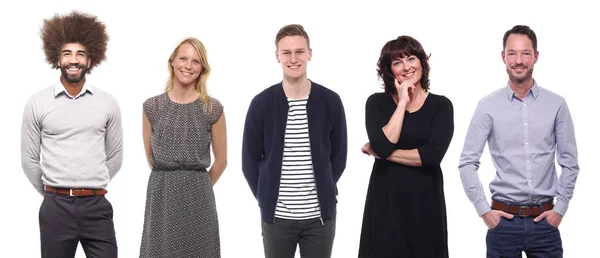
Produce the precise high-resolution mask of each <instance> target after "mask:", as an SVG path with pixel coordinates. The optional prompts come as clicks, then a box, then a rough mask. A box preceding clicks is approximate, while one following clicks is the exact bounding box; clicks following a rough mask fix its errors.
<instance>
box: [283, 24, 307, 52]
mask: <svg viewBox="0 0 600 258" xmlns="http://www.w3.org/2000/svg"><path fill="white" fill-rule="evenodd" d="M287 36H302V37H304V38H305V39H306V44H307V46H308V48H310V39H309V38H308V33H306V31H305V30H304V27H302V25H300V24H288V25H285V26H283V27H282V28H281V29H280V30H279V32H277V36H276V37H275V47H278V46H277V44H278V43H279V41H280V40H281V39H282V38H284V37H287Z"/></svg>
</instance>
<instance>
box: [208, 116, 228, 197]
mask: <svg viewBox="0 0 600 258" xmlns="http://www.w3.org/2000/svg"><path fill="white" fill-rule="evenodd" d="M210 131H211V134H212V150H213V155H214V156H215V162H213V164H212V166H211V167H210V169H209V170H208V174H209V175H210V180H211V181H212V184H213V185H214V184H216V183H217V181H218V180H219V178H220V177H221V175H222V174H223V171H224V170H225V167H227V128H226V126H225V113H224V112H223V113H221V115H220V116H219V119H217V121H216V122H215V123H214V124H213V125H212V128H211V130H210Z"/></svg>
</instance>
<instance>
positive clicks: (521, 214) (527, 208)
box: [518, 206, 531, 217]
mask: <svg viewBox="0 0 600 258" xmlns="http://www.w3.org/2000/svg"><path fill="white" fill-rule="evenodd" d="M530 208H531V207H529V206H519V214H518V215H519V217H527V216H529V215H524V214H523V211H524V210H526V211H529V209H530Z"/></svg>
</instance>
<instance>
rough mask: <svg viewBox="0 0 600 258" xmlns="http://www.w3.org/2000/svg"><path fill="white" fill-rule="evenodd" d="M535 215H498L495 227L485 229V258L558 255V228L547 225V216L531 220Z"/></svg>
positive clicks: (545, 257)
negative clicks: (500, 216) (486, 230)
mask: <svg viewBox="0 0 600 258" xmlns="http://www.w3.org/2000/svg"><path fill="white" fill-rule="evenodd" d="M534 218H535V217H519V216H517V215H515V217H514V218H513V219H505V218H500V222H499V223H498V225H497V226H496V227H495V228H492V229H490V230H488V233H487V237H486V244H487V257H488V258H500V257H503V258H504V257H506V258H516V257H522V256H521V255H522V252H525V254H527V257H528V258H533V257H535V258H561V257H563V249H562V241H561V238H560V232H559V230H558V228H556V227H554V226H552V225H550V223H548V221H546V219H543V220H542V221H540V222H537V223H536V222H533V219H534Z"/></svg>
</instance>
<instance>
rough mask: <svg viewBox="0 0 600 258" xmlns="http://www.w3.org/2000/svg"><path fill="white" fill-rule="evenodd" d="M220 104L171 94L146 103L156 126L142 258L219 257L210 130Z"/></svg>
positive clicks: (221, 110)
mask: <svg viewBox="0 0 600 258" xmlns="http://www.w3.org/2000/svg"><path fill="white" fill-rule="evenodd" d="M222 112H223V106H222V105H221V103H220V102H219V101H218V100H216V99H214V98H210V101H208V104H206V103H203V102H201V101H200V100H196V101H194V102H191V103H187V104H178V103H175V102H172V101H171V99H170V98H169V96H168V95H167V93H163V94H161V95H158V96H155V97H152V98H150V99H148V100H146V101H145V102H144V113H145V114H146V116H147V117H148V119H149V120H150V124H151V125H152V136H151V145H152V156H151V162H152V172H151V173H150V178H149V180H148V189H147V196H146V211H145V215H144V230H143V234H142V243H141V247H140V257H142V258H150V257H152V258H154V257H156V258H158V257H160V258H174V257H178V258H179V257H206V258H208V257H210V258H214V257H220V240H219V224H218V219H217V210H216V206H215V197H214V194H213V188H212V183H211V180H210V177H209V175H208V172H207V168H208V167H209V166H210V163H211V155H210V144H211V140H212V137H211V128H212V125H213V124H214V123H215V122H216V121H217V119H218V118H219V117H220V116H221V113H222Z"/></svg>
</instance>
